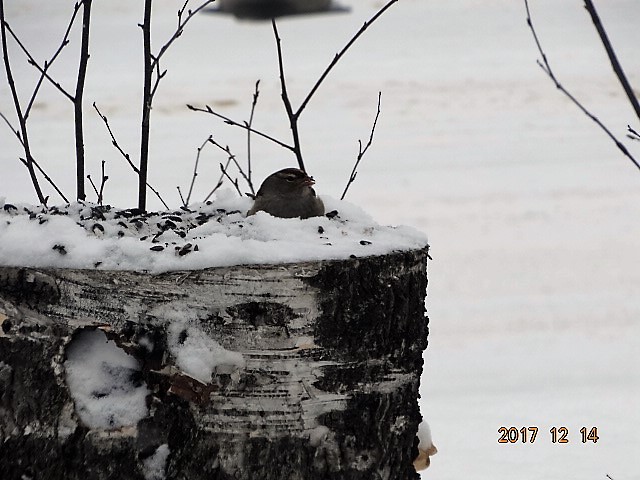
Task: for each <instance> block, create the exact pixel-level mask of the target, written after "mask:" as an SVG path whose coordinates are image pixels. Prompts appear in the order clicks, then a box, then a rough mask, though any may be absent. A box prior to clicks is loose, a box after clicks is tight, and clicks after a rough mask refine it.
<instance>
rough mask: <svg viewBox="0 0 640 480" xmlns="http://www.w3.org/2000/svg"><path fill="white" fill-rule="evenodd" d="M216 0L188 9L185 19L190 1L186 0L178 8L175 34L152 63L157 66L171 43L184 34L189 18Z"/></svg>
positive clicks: (207, 0)
mask: <svg viewBox="0 0 640 480" xmlns="http://www.w3.org/2000/svg"><path fill="white" fill-rule="evenodd" d="M214 1H215V0H206V1H205V2H202V3H201V4H200V6H199V7H197V8H196V9H195V10H188V11H187V17H186V18H185V19H184V21H183V20H182V15H183V14H184V11H185V9H186V8H187V4H188V3H189V0H186V1H185V2H184V5H183V6H182V8H181V9H179V10H178V26H177V28H176V30H175V32H173V35H171V37H170V38H169V40H168V41H167V43H165V44H164V45H163V46H162V48H161V49H160V51H159V52H158V54H157V55H155V57H154V61H153V63H152V66H153V67H154V68H155V64H157V63H159V62H160V58H162V56H163V55H164V54H165V53H166V52H167V50H168V49H169V47H170V46H171V44H172V43H173V42H174V41H175V40H176V39H177V38H178V37H179V36H180V35H182V33H183V31H184V27H185V25H186V24H187V23H188V22H189V20H191V19H192V18H193V16H194V15H195V14H196V13H198V12H199V11H200V10H202V9H203V8H204V7H206V6H207V5H209V4H210V3H213V2H214Z"/></svg>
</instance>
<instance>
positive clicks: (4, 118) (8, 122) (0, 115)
mask: <svg viewBox="0 0 640 480" xmlns="http://www.w3.org/2000/svg"><path fill="white" fill-rule="evenodd" d="M0 117H2V119H3V120H4V123H6V124H7V126H8V127H9V128H10V129H11V131H12V132H13V134H14V135H15V136H16V137H17V138H18V141H19V142H20V144H21V145H22V146H23V147H24V142H23V141H22V137H21V136H20V131H19V130H16V129H15V128H14V127H13V125H11V122H10V121H9V119H8V118H7V117H6V116H5V115H4V113H2V112H0Z"/></svg>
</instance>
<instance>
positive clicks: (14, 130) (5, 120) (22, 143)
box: [0, 112, 631, 146]
mask: <svg viewBox="0 0 640 480" xmlns="http://www.w3.org/2000/svg"><path fill="white" fill-rule="evenodd" d="M0 117H2V119H3V120H4V123H6V124H7V126H8V127H9V128H10V129H11V131H12V132H13V134H14V135H15V136H16V137H17V138H18V140H19V141H20V144H21V145H22V146H24V142H23V141H22V137H20V131H19V130H16V129H15V128H14V127H13V125H11V122H10V121H9V119H8V118H7V117H6V116H5V115H4V113H2V112H0ZM629 128H631V127H629Z"/></svg>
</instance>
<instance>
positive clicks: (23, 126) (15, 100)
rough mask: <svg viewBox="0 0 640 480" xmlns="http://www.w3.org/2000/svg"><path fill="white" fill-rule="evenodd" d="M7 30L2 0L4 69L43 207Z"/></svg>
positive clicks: (0, 28)
mask: <svg viewBox="0 0 640 480" xmlns="http://www.w3.org/2000/svg"><path fill="white" fill-rule="evenodd" d="M7 30H8V25H7V23H6V21H5V17H4V0H0V37H1V40H2V58H3V59H4V67H5V71H6V74H7V82H8V83H9V88H10V90H11V96H12V97H13V105H14V107H15V110H16V115H17V116H18V123H19V124H20V131H21V135H22V137H21V140H22V145H23V147H24V153H25V156H26V160H25V161H24V164H25V165H26V167H27V170H28V171H29V177H30V178H31V183H32V184H33V187H34V189H35V191H36V195H37V196H38V201H39V202H40V203H42V204H43V205H45V204H46V201H47V200H46V198H45V197H44V195H43V194H42V190H41V189H40V184H39V183H38V177H37V176H36V172H35V170H34V169H33V163H34V162H33V156H32V155H31V148H30V147H29V136H28V135H27V121H26V119H25V117H24V115H23V114H22V108H21V106H20V99H19V98H18V92H17V90H16V85H15V82H14V80H13V73H12V71H11V63H10V61H9V53H8V51H7V50H8V49H7Z"/></svg>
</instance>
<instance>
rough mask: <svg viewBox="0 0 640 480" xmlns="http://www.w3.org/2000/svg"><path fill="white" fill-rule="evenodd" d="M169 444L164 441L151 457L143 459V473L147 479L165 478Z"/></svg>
mask: <svg viewBox="0 0 640 480" xmlns="http://www.w3.org/2000/svg"><path fill="white" fill-rule="evenodd" d="M169 453H171V451H170V450H169V445H167V444H166V443H163V444H162V445H160V446H159V447H158V448H157V449H156V451H155V452H154V453H153V455H151V456H150V457H147V458H145V459H144V460H143V461H142V464H143V465H144V470H143V472H142V473H143V475H144V478H145V480H164V478H165V474H166V469H167V458H168V457H169Z"/></svg>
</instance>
